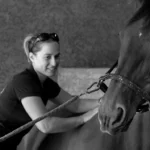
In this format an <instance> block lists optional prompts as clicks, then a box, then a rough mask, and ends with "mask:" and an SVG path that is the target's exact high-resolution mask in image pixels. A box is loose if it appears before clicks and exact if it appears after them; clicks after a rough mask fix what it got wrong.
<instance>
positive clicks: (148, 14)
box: [127, 0, 150, 29]
mask: <svg viewBox="0 0 150 150" xmlns="http://www.w3.org/2000/svg"><path fill="white" fill-rule="evenodd" d="M139 2H140V3H141V6H140V8H139V9H138V11H137V12H135V14H134V15H133V17H132V18H131V19H130V20H129V21H128V23H127V26H130V25H132V24H133V23H135V22H137V21H139V20H140V19H143V27H142V28H145V29H146V28H150V0H139Z"/></svg>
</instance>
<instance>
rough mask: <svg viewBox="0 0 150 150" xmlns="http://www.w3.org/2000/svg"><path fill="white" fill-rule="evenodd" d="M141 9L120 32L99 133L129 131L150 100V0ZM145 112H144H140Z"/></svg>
mask: <svg viewBox="0 0 150 150" xmlns="http://www.w3.org/2000/svg"><path fill="white" fill-rule="evenodd" d="M140 3H141V7H139V9H138V11H137V12H136V13H135V14H134V15H133V17H132V18H131V19H130V20H129V22H128V23H127V26H126V28H125V29H124V30H123V31H122V32H121V33H120V41H121V46H120V55H119V60H118V66H117V69H116V72H115V73H114V74H107V75H106V76H104V77H102V79H101V80H103V81H104V80H107V79H111V82H110V85H109V87H108V90H107V92H106V93H105V95H104V96H103V97H102V98H101V99H100V106H99V113H98V114H99V123H100V130H101V131H102V132H104V133H108V134H111V135H114V134H117V133H119V132H125V131H127V130H128V128H129V126H130V124H131V122H132V120H133V118H134V116H135V114H136V112H137V109H138V108H139V107H141V108H144V106H145V107H147V110H149V109H148V107H149V101H150V34H149V33H150V32H149V31H150V11H149V8H150V1H149V0H140ZM141 111H142V110H141Z"/></svg>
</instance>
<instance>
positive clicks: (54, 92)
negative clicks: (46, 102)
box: [44, 78, 61, 98]
mask: <svg viewBox="0 0 150 150" xmlns="http://www.w3.org/2000/svg"><path fill="white" fill-rule="evenodd" d="M44 89H45V91H46V93H47V96H48V98H55V97H57V96H58V94H59V93H60V90H61V88H60V86H59V85H58V83H56V82H55V81H53V80H52V79H50V78H48V79H46V81H45V83H44Z"/></svg>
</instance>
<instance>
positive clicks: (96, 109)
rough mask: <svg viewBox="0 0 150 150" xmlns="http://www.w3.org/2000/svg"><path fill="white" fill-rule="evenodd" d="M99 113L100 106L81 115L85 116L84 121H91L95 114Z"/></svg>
mask: <svg viewBox="0 0 150 150" xmlns="http://www.w3.org/2000/svg"><path fill="white" fill-rule="evenodd" d="M97 113H98V107H96V108H94V109H92V110H89V111H88V112H86V113H84V114H83V115H82V116H81V117H82V118H83V122H84V123H85V122H87V121H89V120H90V119H91V118H92V117H93V116H95V114H97Z"/></svg>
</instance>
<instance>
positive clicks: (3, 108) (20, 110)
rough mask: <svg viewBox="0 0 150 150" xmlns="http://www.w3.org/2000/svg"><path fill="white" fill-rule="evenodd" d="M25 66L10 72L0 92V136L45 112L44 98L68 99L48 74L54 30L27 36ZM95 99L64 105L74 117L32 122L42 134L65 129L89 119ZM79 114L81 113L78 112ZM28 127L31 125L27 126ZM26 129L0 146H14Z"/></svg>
mask: <svg viewBox="0 0 150 150" xmlns="http://www.w3.org/2000/svg"><path fill="white" fill-rule="evenodd" d="M24 51H25V54H26V56H27V59H28V61H29V64H30V66H29V68H27V69H25V70H24V71H22V72H20V73H18V74H16V75H14V76H13V77H12V78H11V80H9V82H8V84H7V86H6V87H5V88H4V89H3V90H2V92H1V94H0V123H1V124H0V127H1V128H0V133H1V136H3V135H5V134H6V133H8V132H10V131H12V130H14V129H16V128H18V127H20V126H21V125H23V124H25V123H27V122H29V121H31V120H34V119H36V118H38V117H40V116H42V115H44V114H45V113H46V112H47V109H46V107H45V104H46V103H47V101H48V99H53V103H56V104H57V105H60V104H62V103H64V102H65V101H66V100H68V99H70V98H71V95H70V94H68V93H67V92H65V91H64V90H63V89H61V88H60V87H59V85H58V84H57V83H56V82H54V81H53V80H52V79H50V77H52V76H54V75H55V73H56V71H57V68H58V65H59V58H60V45H59V37H58V35H57V34H56V33H41V34H37V35H29V36H27V37H26V38H25V40H24ZM97 106H98V101H97V100H91V101H90V100H86V101H85V100H84V101H83V100H77V101H76V102H73V103H72V104H70V105H68V106H66V109H67V110H69V111H70V112H72V113H80V115H78V116H75V117H67V118H65V117H55V116H52V117H47V118H45V119H43V120H42V121H40V122H38V123H36V127H37V128H38V129H39V130H40V131H41V132H43V133H57V132H65V131H68V130H70V129H73V128H76V127H78V126H80V125H82V124H83V123H85V122H87V121H88V120H90V119H91V118H92V117H93V116H94V115H95V114H96V113H97ZM81 113H82V115H81ZM30 129H31V128H30ZM30 129H27V130H25V131H23V132H21V133H19V134H17V135H15V136H13V137H11V138H9V139H7V140H5V141H4V142H1V143H0V149H1V150H2V149H8V147H11V149H12V150H15V149H17V145H18V144H19V143H20V141H21V139H22V137H23V136H24V135H25V134H26V133H27V132H29V130H30Z"/></svg>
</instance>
